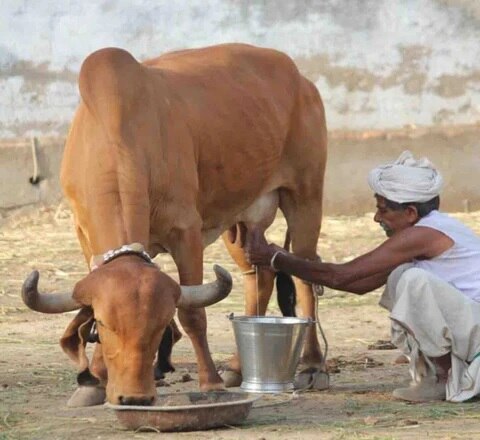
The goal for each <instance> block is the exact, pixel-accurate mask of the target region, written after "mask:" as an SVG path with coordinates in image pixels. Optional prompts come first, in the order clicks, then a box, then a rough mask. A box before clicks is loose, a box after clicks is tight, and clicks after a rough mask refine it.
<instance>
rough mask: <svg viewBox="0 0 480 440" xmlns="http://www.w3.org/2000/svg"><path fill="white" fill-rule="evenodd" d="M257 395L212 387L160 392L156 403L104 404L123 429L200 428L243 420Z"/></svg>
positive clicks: (216, 426) (168, 429)
mask: <svg viewBox="0 0 480 440" xmlns="http://www.w3.org/2000/svg"><path fill="white" fill-rule="evenodd" d="M258 398H259V397H258V396H255V397H252V396H250V395H249V394H247V393H235V392H228V391H215V392H209V393H201V392H190V393H175V394H162V395H159V396H158V400H157V405H156V406H129V405H111V404H109V403H107V404H106V406H107V407H108V408H111V409H113V410H114V411H115V414H116V415H117V418H118V420H119V421H120V423H121V424H122V425H123V426H124V427H125V428H127V429H146V430H147V429H148V428H153V429H156V430H159V431H200V430H204V429H211V428H218V427H221V426H225V425H237V424H239V423H241V422H243V421H244V420H245V419H246V418H247V416H248V413H249V412H250V409H251V407H252V404H253V402H254V401H255V400H257V399H258Z"/></svg>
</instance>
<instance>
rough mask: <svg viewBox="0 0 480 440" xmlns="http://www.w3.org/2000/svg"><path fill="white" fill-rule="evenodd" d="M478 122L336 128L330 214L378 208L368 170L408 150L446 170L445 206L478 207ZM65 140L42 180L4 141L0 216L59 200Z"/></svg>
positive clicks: (44, 154)
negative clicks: (421, 126)
mask: <svg viewBox="0 0 480 440" xmlns="http://www.w3.org/2000/svg"><path fill="white" fill-rule="evenodd" d="M479 138H480V126H468V127H451V128H449V129H444V128H436V129H403V130H397V131H389V132H384V131H369V132H362V133H358V132H350V133H346V132H337V133H334V134H332V135H331V136H330V141H329V156H328V163H327V173H326V181H325V202H324V212H325V213H326V214H330V215H332V214H363V213H365V212H371V211H373V210H374V207H375V201H374V199H373V195H372V193H371V191H370V188H369V187H368V185H367V174H368V172H369V171H370V169H371V168H372V167H374V166H376V165H378V164H380V163H385V162H388V161H392V160H394V159H395V158H396V157H397V156H398V155H399V154H400V153H401V152H402V151H403V150H404V149H409V150H411V151H412V152H413V153H414V155H415V156H427V157H428V158H429V159H431V160H432V161H433V162H434V163H435V164H436V165H437V167H438V168H439V169H440V171H441V172H442V174H443V176H444V179H445V187H444V191H443V193H442V209H444V210H447V211H455V212H458V211H467V210H471V211H473V210H479V209H480V185H479V184H478V182H479V170H480V146H479V143H478V139H479ZM63 144H64V140H63V139H61V138H59V139H40V140H39V142H38V148H37V151H38V170H39V176H40V182H39V183H38V184H37V185H32V184H31V183H30V178H31V177H32V172H33V157H32V151H31V145H30V142H29V141H25V142H23V143H16V144H12V143H9V142H3V143H0V214H1V213H2V212H3V213H4V214H6V213H7V211H8V210H9V209H12V208H18V207H22V206H28V205H34V204H39V203H50V202H53V201H58V200H59V198H60V196H61V190H60V186H59V181H58V177H59V176H58V175H59V169H60V161H61V155H62V152H63Z"/></svg>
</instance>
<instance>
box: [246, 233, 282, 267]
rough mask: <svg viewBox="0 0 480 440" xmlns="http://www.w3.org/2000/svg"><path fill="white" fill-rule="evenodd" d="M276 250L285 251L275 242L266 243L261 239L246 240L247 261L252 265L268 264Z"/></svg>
mask: <svg viewBox="0 0 480 440" xmlns="http://www.w3.org/2000/svg"><path fill="white" fill-rule="evenodd" d="M276 252H283V253H287V252H286V251H285V250H284V249H283V248H282V247H280V246H277V245H276V244H268V243H267V242H266V241H265V238H264V239H263V242H261V241H254V242H250V243H249V242H248V241H247V244H246V246H245V256H246V257H247V261H248V262H249V263H250V264H253V265H254V266H270V261H271V260H272V257H273V256H274V255H275V253H276Z"/></svg>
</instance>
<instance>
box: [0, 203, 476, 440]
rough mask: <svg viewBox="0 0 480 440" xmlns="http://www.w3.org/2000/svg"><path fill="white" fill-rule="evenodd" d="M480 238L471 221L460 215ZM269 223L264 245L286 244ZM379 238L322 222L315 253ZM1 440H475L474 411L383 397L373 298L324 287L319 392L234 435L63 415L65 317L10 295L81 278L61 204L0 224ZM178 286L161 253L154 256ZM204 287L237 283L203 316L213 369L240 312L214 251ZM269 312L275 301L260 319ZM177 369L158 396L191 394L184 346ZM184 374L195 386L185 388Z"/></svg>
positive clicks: (389, 353)
mask: <svg viewBox="0 0 480 440" xmlns="http://www.w3.org/2000/svg"><path fill="white" fill-rule="evenodd" d="M457 216H458V217H459V218H460V219H462V220H463V221H465V222H466V223H467V224H469V225H470V226H471V227H473V228H474V229H475V230H476V231H477V232H478V233H480V212H475V213H470V214H457ZM284 231H285V225H284V222H283V220H282V219H278V220H277V221H276V223H275V224H274V227H272V228H271V230H270V231H269V234H268V235H269V238H270V239H271V240H274V241H276V242H277V243H282V242H283V234H284ZM383 239H384V237H383V232H382V231H381V230H380V228H379V227H378V226H377V225H375V224H374V222H373V221H372V215H371V214H369V215H365V216H360V217H326V218H325V219H324V224H323V229H322V235H321V240H320V241H319V245H318V252H319V254H320V255H321V256H322V258H323V260H324V261H331V262H342V261H346V260H349V259H350V258H352V257H354V256H356V255H359V254H360V253H362V252H365V251H367V250H368V249H370V248H372V247H373V246H375V245H376V244H378V243H380V242H381V241H382V240H383ZM0 261H1V263H0V440H7V439H8V440H10V439H38V440H41V439H51V440H54V439H70V438H75V439H152V438H157V436H158V437H160V436H161V438H165V439H169V438H174V437H175V438H185V439H199V438H200V439H202V438H205V439H207V438H208V439H249V440H253V439H255V440H261V439H268V440H270V439H275V440H277V439H287V438H288V439H302V440H304V439H310V438H312V439H313V438H315V439H318V438H322V439H323V438H325V439H410V438H415V437H416V438H422V439H423V438H427V437H428V438H435V439H474V438H479V439H480V423H479V421H480V413H479V411H478V410H479V402H478V401H474V402H468V403H463V404H449V403H435V404H408V403H403V402H400V401H396V400H394V399H393V398H392V397H391V392H392V390H393V389H394V388H395V387H397V386H401V385H404V384H407V382H408V372H407V366H406V365H404V364H401V365H399V364H395V363H394V360H395V359H396V358H397V357H398V355H399V352H398V351H397V350H373V349H369V345H371V344H374V343H375V342H377V341H379V340H388V339H389V322H388V316H387V313H386V312H385V311H384V310H383V309H381V308H380V307H379V306H378V305H377V302H378V298H379V295H380V292H373V293H371V294H368V295H365V296H355V295H351V294H345V293H340V292H335V291H329V290H327V291H326V293H325V295H324V296H323V297H322V298H321V301H320V304H319V316H320V320H321V322H322V326H323V328H324V330H325V332H326V336H327V338H328V342H329V355H328V358H329V364H330V366H331V375H330V382H331V388H330V389H329V390H328V391H322V392H308V393H301V394H299V395H296V394H295V395H294V394H291V393H285V394H278V395H261V398H260V399H259V400H258V401H256V402H255V403H254V406H253V408H252V410H251V412H250V415H249V417H248V418H247V420H246V421H245V422H243V423H242V424H241V425H239V426H235V427H228V428H227V427H226V428H222V429H216V430H210V431H203V432H189V433H177V434H169V433H161V434H159V433H155V432H132V431H126V430H125V429H124V428H122V426H121V425H120V424H119V422H118V421H117V419H116V415H115V414H114V413H113V412H112V411H111V410H109V409H107V408H105V407H103V406H98V407H92V408H83V409H69V408H67V407H66V405H65V404H66V401H67V399H68V398H69V396H70V394H71V393H72V391H73V390H74V388H75V370H74V367H73V366H72V365H71V364H70V362H69V361H68V359H67V358H66V356H65V355H64V354H63V352H62V351H61V349H60V346H59V345H58V340H59V338H60V336H61V335H62V333H63V330H64V328H65V327H66V326H67V323H68V322H69V320H70V319H71V318H72V316H73V315H72V314H63V315H42V314H38V313H35V312H31V311H28V310H27V309H26V307H25V306H24V305H23V304H22V302H21V300H20V296H19V292H20V286H21V283H22V281H23V279H24V277H25V276H26V275H27V274H28V273H29V271H30V270H32V269H38V270H39V271H40V288H41V290H44V291H62V290H67V289H68V290H69V289H71V287H72V286H73V284H74V283H75V282H76V281H77V280H79V279H80V278H81V277H83V276H84V275H85V274H86V265H85V262H84V260H83V257H82V255H81V252H80V248H79V245H78V243H77V241H76V237H75V235H74V232H73V227H72V219H71V215H70V212H69V211H68V209H66V208H65V206H63V205H60V206H56V207H53V208H44V209H41V210H39V211H36V212H34V213H29V214H28V215H25V214H24V215H20V216H17V217H15V218H13V219H10V220H9V221H8V222H4V224H3V225H1V226H0ZM156 261H157V262H158V263H159V264H160V266H161V267H162V269H163V270H164V271H166V272H167V273H169V274H171V275H172V276H174V277H175V275H174V274H175V269H174V266H173V263H172V261H171V259H170V258H169V257H168V256H165V257H163V256H162V257H160V258H157V259H156ZM205 261H206V264H205V272H206V279H207V280H211V279H212V271H211V266H212V264H213V263H220V264H222V265H223V266H224V267H226V268H227V269H229V270H230V271H231V272H232V274H233V276H234V283H235V284H234V291H233V292H232V293H231V295H230V297H229V298H227V299H226V300H224V301H223V302H222V303H220V304H217V305H214V306H211V307H210V308H209V309H208V317H209V328H208V334H209V342H210V347H211V352H212V355H213V357H214V360H215V362H216V363H217V364H218V365H219V366H221V365H222V363H223V362H224V361H225V360H226V359H227V358H228V357H229V355H230V354H231V353H232V351H233V350H234V348H235V342H234V337H233V331H232V328H231V324H230V322H229V320H228V319H227V315H228V314H229V313H231V312H234V313H235V314H237V315H239V314H242V312H243V298H242V296H243V295H242V284H241V275H240V273H239V271H238V270H237V269H236V267H235V266H234V265H233V264H232V262H231V260H230V259H229V257H228V256H227V254H226V251H225V249H224V248H223V246H222V244H221V243H220V242H217V243H215V244H213V245H212V246H210V247H209V248H208V249H207V252H206V256H205ZM269 313H270V314H277V313H278V310H277V308H276V306H275V304H272V306H271V309H270V310H269ZM173 361H174V363H175V365H176V367H177V371H176V372H175V373H174V374H172V375H170V376H168V378H167V383H168V385H169V386H168V387H160V388H158V392H159V393H170V392H176V391H195V390H197V382H196V379H197V375H196V367H195V358H194V355H193V351H192V349H191V344H190V342H189V341H188V338H187V337H184V338H182V340H181V341H180V342H179V343H178V344H177V345H176V346H175V349H174V353H173ZM186 373H188V374H190V376H191V377H192V378H193V381H189V382H184V381H183V380H182V376H183V375H185V374H186Z"/></svg>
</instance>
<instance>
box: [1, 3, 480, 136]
mask: <svg viewBox="0 0 480 440" xmlns="http://www.w3.org/2000/svg"><path fill="white" fill-rule="evenodd" d="M479 21H480V4H479V2H478V1H477V0H396V1H392V0H289V1H279V0H208V1H205V0H184V1H178V2H173V1H171V0H135V1H131V0H85V1H82V2H79V1H63V0H49V1H38V0H4V1H2V2H0V36H1V38H0V102H1V103H2V105H1V106H0V137H4V138H5V137H15V136H29V135H31V134H36V135H64V134H65V133H66V130H67V127H68V124H69V122H70V120H71V117H72V113H73V111H74V108H75V106H76V104H77V102H78V93H77V86H76V82H75V81H76V76H77V73H78V70H79V67H80V64H81V61H82V59H84V58H85V57H86V56H87V55H88V53H90V52H92V51H94V50H96V49H98V48H100V47H104V46H120V47H123V48H126V49H128V50H130V51H131V52H132V53H133V54H134V55H135V56H136V57H137V58H138V59H144V58H147V57H151V56H154V55H157V54H159V53H161V52H164V51H167V50H171V49H178V48H184V47H197V46H203V45H209V44H214V43H221V42H227V41H243V42H250V43H254V44H258V45H263V46H270V47H275V48H278V49H280V50H283V51H285V52H287V53H288V54H290V55H291V56H292V57H294V58H295V60H296V61H297V63H298V65H299V66H300V68H301V70H302V71H303V72H304V73H305V74H306V75H307V76H308V77H309V78H311V79H312V80H313V81H314V82H315V83H316V84H317V86H318V88H319V89H320V91H321V93H322V95H323V96H324V99H325V103H326V108H327V115H328V122H329V128H330V130H336V129H349V130H352V129H359V130H364V129H371V128H375V129H384V128H399V127H403V126H404V125H421V126H431V125H442V124H459V123H475V122H476V121H477V120H478V119H479V116H480V45H479V44H478V42H479V41H480V26H479Z"/></svg>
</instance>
